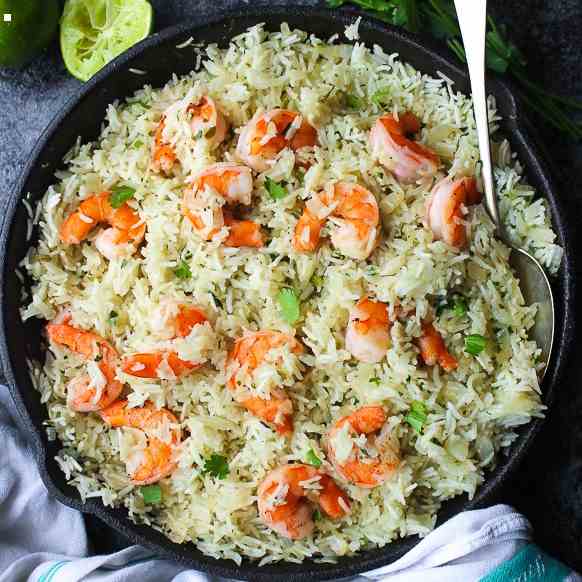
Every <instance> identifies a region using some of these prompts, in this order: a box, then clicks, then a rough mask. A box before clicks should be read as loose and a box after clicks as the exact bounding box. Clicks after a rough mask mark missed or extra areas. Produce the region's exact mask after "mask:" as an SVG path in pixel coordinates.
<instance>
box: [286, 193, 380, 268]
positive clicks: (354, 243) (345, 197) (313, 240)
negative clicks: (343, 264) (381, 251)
mask: <svg viewBox="0 0 582 582" xmlns="http://www.w3.org/2000/svg"><path fill="white" fill-rule="evenodd" d="M326 219H328V220H330V221H331V222H332V224H333V228H332V233H331V244H332V245H333V246H334V247H335V248H336V249H338V250H339V251H341V252H342V253H343V254H344V255H346V256H347V257H351V258H353V259H366V258H368V257H369V256H370V254H371V252H372V251H373V250H374V247H375V246H376V243H377V240H378V228H379V226H378V225H379V222H380V213H379V211H378V202H377V200H376V197H375V196H374V194H372V192H370V191H369V190H366V188H364V187H362V186H360V185H358V184H354V183H352V182H335V183H333V184H329V185H328V187H327V188H326V189H325V190H324V191H323V192H320V193H319V194H314V195H313V196H312V197H311V200H309V201H308V202H307V204H306V207H305V210H304V212H303V215H302V217H301V218H300V219H299V222H298V223H297V226H296V227H295V235H294V237H293V246H294V248H295V250H297V251H301V252H305V251H312V250H315V248H317V245H318V243H319V237H320V231H321V227H322V226H323V223H324V221H325V220H326Z"/></svg>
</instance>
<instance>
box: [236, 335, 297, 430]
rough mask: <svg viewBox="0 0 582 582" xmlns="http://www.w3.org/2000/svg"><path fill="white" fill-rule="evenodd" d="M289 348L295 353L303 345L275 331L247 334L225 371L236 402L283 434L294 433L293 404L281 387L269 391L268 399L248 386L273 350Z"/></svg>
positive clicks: (238, 344) (237, 345) (237, 343)
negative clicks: (254, 373)
mask: <svg viewBox="0 0 582 582" xmlns="http://www.w3.org/2000/svg"><path fill="white" fill-rule="evenodd" d="M284 345H288V346H289V347H290V348H291V350H292V351H293V352H294V353H299V352H301V350H302V348H301V344H299V342H297V341H296V340H295V339H294V338H293V337H292V336H290V335H288V334H284V333H279V332H276V331H258V332H248V333H246V334H245V335H244V336H243V337H242V338H239V339H238V340H236V341H235V343H234V348H233V350H232V352H231V353H230V355H229V357H228V360H227V364H226V369H227V374H228V381H227V386H228V388H229V389H230V390H232V391H233V393H234V395H235V400H236V401H237V402H238V403H239V404H241V405H242V406H244V407H245V408H246V409H247V410H248V411H249V412H251V413H252V414H254V415H255V416H257V417H258V418H260V419H261V420H264V421H265V422H267V423H268V424H272V425H273V426H274V427H275V430H276V431H277V432H279V433H281V434H289V433H291V432H292V430H293V403H292V402H291V399H290V398H289V397H288V396H287V395H286V394H285V392H284V391H283V390H282V389H281V388H275V389H272V390H271V391H270V395H269V398H263V397H261V396H257V395H255V394H253V393H252V387H250V386H249V385H248V384H249V383H250V382H249V380H252V374H253V372H254V370H255V369H256V368H258V367H259V366H260V365H261V364H262V363H263V362H264V361H265V358H266V356H267V354H269V352H271V351H272V350H276V349H277V348H281V347H283V346H284Z"/></svg>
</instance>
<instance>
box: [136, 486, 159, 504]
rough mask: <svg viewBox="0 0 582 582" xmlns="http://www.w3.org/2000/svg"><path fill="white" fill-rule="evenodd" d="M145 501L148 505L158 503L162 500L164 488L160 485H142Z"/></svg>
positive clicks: (141, 489)
mask: <svg viewBox="0 0 582 582" xmlns="http://www.w3.org/2000/svg"><path fill="white" fill-rule="evenodd" d="M140 491H141V494H142V497H143V501H144V503H145V504H147V505H157V504H158V503H160V502H161V501H162V488H161V487H160V486H159V485H145V486H144V487H140Z"/></svg>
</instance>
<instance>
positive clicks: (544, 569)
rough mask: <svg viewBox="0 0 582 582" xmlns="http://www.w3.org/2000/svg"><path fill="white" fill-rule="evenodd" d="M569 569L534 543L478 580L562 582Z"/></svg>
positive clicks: (482, 581)
mask: <svg viewBox="0 0 582 582" xmlns="http://www.w3.org/2000/svg"><path fill="white" fill-rule="evenodd" d="M569 575H570V569H569V568H567V567H566V566H564V564H562V563H560V562H558V560H555V559H554V558H551V557H550V556H548V555H547V554H545V553H544V552H542V550H540V548H538V546H536V545H535V544H528V545H527V546H525V547H524V548H522V549H521V550H520V551H519V552H518V553H517V554H515V556H513V558H511V560H507V561H506V562H503V563H502V564H500V565H499V566H497V568H495V570H493V571H492V572H489V574H487V576H485V577H483V578H481V579H480V580H479V582H563V581H564V580H566V578H567V577H568V576H569Z"/></svg>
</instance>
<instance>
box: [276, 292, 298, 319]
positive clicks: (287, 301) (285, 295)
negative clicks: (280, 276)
mask: <svg viewBox="0 0 582 582" xmlns="http://www.w3.org/2000/svg"><path fill="white" fill-rule="evenodd" d="M277 302H278V303H279V308H280V309H281V316H282V317H283V319H284V320H285V321H286V322H287V323H289V324H291V325H293V324H294V323H295V322H296V321H297V320H298V319H299V318H300V317H301V309H300V307H299V299H298V298H297V295H296V294H295V291H293V289H281V291H279V295H277Z"/></svg>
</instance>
